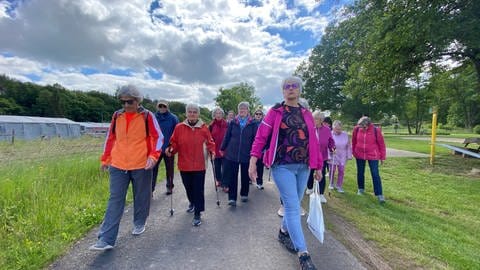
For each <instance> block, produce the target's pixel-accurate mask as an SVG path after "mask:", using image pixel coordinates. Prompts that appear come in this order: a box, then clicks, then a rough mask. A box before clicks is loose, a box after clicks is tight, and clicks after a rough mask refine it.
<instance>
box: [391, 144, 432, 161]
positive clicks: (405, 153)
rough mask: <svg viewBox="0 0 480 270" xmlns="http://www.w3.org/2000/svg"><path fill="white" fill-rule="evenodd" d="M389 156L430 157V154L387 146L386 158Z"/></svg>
mask: <svg viewBox="0 0 480 270" xmlns="http://www.w3.org/2000/svg"><path fill="white" fill-rule="evenodd" d="M391 157H430V155H428V154H423V153H417V152H412V151H405V150H398V149H393V148H388V147H387V159H388V158H391Z"/></svg>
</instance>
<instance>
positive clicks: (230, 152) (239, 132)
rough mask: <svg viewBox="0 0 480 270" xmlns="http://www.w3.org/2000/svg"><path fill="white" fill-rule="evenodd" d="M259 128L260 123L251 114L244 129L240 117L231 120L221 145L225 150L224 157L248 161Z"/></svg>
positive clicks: (237, 160) (242, 161) (231, 159)
mask: <svg viewBox="0 0 480 270" xmlns="http://www.w3.org/2000/svg"><path fill="white" fill-rule="evenodd" d="M257 128H258V124H257V123H255V121H253V118H251V117H250V116H249V117H248V120H247V123H246V124H245V127H244V128H243V129H242V128H240V122H239V121H238V117H235V119H233V120H232V121H230V123H228V128H227V132H226V133H225V138H224V139H223V142H222V146H221V147H220V149H221V150H222V151H224V152H225V155H224V157H225V158H226V159H228V160H230V161H234V162H240V163H248V162H249V161H250V150H251V149H252V143H253V140H254V139H255V134H256V133H257Z"/></svg>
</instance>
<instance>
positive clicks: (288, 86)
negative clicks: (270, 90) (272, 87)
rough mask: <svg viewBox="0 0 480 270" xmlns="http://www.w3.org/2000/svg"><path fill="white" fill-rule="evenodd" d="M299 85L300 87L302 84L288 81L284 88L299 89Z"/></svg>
mask: <svg viewBox="0 0 480 270" xmlns="http://www.w3.org/2000/svg"><path fill="white" fill-rule="evenodd" d="M299 87H300V85H299V84H298V83H287V84H284V85H283V89H284V90H287V89H290V88H292V89H297V88H299Z"/></svg>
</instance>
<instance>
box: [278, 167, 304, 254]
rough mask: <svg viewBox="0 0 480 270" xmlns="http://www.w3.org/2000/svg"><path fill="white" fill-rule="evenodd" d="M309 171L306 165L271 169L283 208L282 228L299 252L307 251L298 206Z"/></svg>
mask: <svg viewBox="0 0 480 270" xmlns="http://www.w3.org/2000/svg"><path fill="white" fill-rule="evenodd" d="M309 172H310V170H309V169H308V166H307V164H300V163H299V164H285V165H274V166H273V167H272V175H273V181H275V184H276V185H277V188H278V191H279V192H280V199H281V200H282V202H283V206H284V208H285V214H284V215H283V219H282V228H283V229H284V230H286V231H288V233H289V234H290V238H291V239H292V242H293V245H294V246H295V248H296V249H297V250H298V251H299V252H306V251H307V244H306V243H305V237H304V235H303V230H302V223H301V217H300V204H301V202H302V199H303V194H304V192H305V188H306V186H307V181H308V174H309Z"/></svg>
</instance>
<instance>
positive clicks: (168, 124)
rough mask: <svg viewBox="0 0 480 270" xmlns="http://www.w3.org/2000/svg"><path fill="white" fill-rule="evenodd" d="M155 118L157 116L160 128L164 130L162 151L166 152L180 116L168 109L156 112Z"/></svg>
mask: <svg viewBox="0 0 480 270" xmlns="http://www.w3.org/2000/svg"><path fill="white" fill-rule="evenodd" d="M155 118H157V121H158V124H159V125H160V129H161V130H162V133H163V136H164V139H163V145H162V153H165V149H166V148H167V147H168V144H169V143H170V137H172V134H173V130H174V129H175V126H176V125H177V124H178V117H177V116H176V115H175V114H173V113H171V112H170V111H167V112H165V113H160V112H156V113H155Z"/></svg>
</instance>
